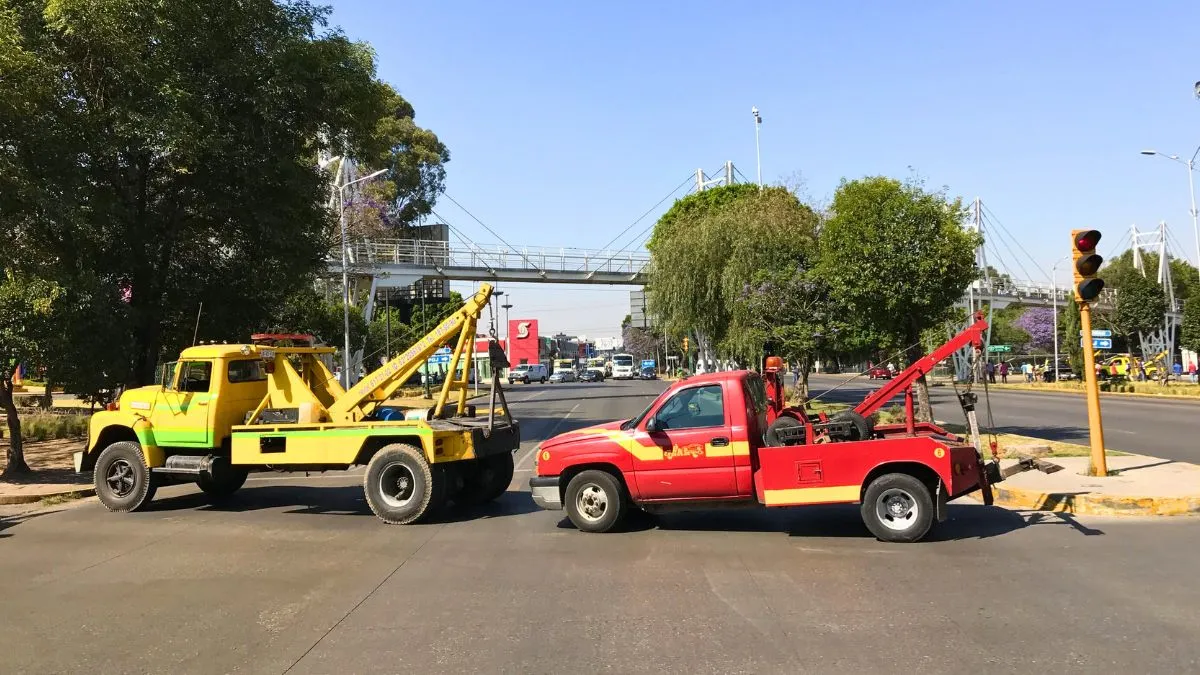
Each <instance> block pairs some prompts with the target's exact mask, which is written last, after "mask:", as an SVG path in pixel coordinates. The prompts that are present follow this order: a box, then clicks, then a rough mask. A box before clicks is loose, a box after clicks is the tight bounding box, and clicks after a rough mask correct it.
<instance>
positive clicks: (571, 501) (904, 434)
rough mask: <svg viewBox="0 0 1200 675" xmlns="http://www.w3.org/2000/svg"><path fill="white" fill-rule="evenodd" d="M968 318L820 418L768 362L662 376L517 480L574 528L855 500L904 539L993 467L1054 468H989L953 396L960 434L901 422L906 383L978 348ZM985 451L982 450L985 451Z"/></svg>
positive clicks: (979, 486)
mask: <svg viewBox="0 0 1200 675" xmlns="http://www.w3.org/2000/svg"><path fill="white" fill-rule="evenodd" d="M986 330H987V323H986V322H985V321H984V320H983V318H982V316H981V315H976V321H975V323H974V324H972V325H971V326H969V327H968V328H967V329H966V330H964V331H963V332H961V333H959V334H958V335H957V336H955V337H954V338H952V339H951V340H950V341H948V342H947V343H945V344H944V345H942V346H941V347H940V348H938V349H937V350H936V351H935V352H933V353H932V354H929V355H927V356H925V357H923V358H922V359H920V360H919V361H918V362H917V363H914V364H913V365H912V366H910V367H909V368H907V369H906V370H904V371H902V372H900V373H898V374H897V375H896V377H895V378H893V379H891V380H888V381H887V382H886V383H885V384H884V385H883V386H882V387H880V388H879V389H877V390H875V391H874V392H872V393H871V394H870V395H869V396H867V397H866V399H865V400H864V401H863V402H862V403H860V404H859V405H857V406H856V407H855V408H854V409H853V410H847V411H844V412H843V413H840V414H836V415H833V416H827V415H825V414H823V413H822V414H816V415H814V414H810V413H809V412H808V411H806V410H805V409H804V407H803V406H800V407H785V406H784V403H783V386H782V382H781V380H780V374H779V372H778V371H779V370H780V365H781V363H780V362H779V360H778V359H777V358H774V357H772V358H771V359H768V364H767V368H765V369H764V371H765V372H764V373H763V374H762V375H759V374H758V373H756V372H752V371H746V370H740V371H731V372H721V373H711V374H706V375H700V376H697V377H691V378H687V379H685V380H681V381H679V382H676V383H675V384H673V385H672V386H671V387H669V388H668V389H667V390H666V391H664V392H663V393H662V394H661V395H660V396H659V397H658V398H657V399H655V400H654V402H653V403H651V404H650V406H649V407H647V408H646V409H645V410H644V411H643V412H642V413H641V414H640V415H638V416H637V417H634V418H633V419H629V420H624V421H615V422H610V423H607V424H601V425H599V426H593V427H588V428H585V429H578V430H576V431H571V432H567V433H564V434H560V435H558V436H555V437H553V438H551V439H548V440H546V441H545V442H543V443H542V444H541V446H540V448H539V449H538V450H537V454H536V460H535V465H534V476H533V477H532V478H530V481H529V486H530V491H531V492H532V495H533V500H534V502H536V503H537V505H538V506H540V507H542V508H545V509H563V508H564V507H565V509H566V511H567V515H568V516H569V518H570V519H571V522H572V523H574V524H575V526H576V527H578V528H579V529H580V530H583V531H586V532H607V531H609V530H612V529H614V528H615V527H617V525H618V524H619V523H620V522H621V520H622V518H623V517H624V516H625V515H626V514H627V513H628V512H629V511H630V510H631V509H635V508H640V509H642V510H645V511H650V512H655V511H662V510H668V509H673V508H692V509H695V508H701V509H703V508H715V507H718V506H734V505H738V506H741V505H746V504H759V505H763V506H768V507H781V506H801V505H810V504H839V503H859V504H861V508H860V511H861V514H862V518H863V521H864V522H865V523H866V526H867V528H868V529H869V530H870V531H871V533H872V534H874V535H875V536H876V537H877V538H879V539H880V540H883V541H892V542H912V541H918V540H920V539H922V538H923V537H925V536H926V534H927V533H928V532H929V531H930V529H931V528H932V527H933V525H934V524H935V522H942V521H943V520H945V518H946V503H947V502H949V501H950V500H953V499H957V498H959V497H962V496H963V495H966V494H969V493H972V492H975V491H976V490H979V491H980V492H981V493H982V497H983V501H984V503H986V504H991V503H992V491H991V486H992V485H993V484H995V483H996V482H998V481H1000V480H1003V479H1004V478H1005V477H1006V476H1007V475H1011V474H1012V473H1016V472H1018V471H1023V470H1028V469H1041V470H1043V471H1052V470H1055V469H1056V468H1057V467H1054V466H1053V465H1050V464H1046V463H1042V462H1040V461H1038V460H1033V459H1028V460H1022V461H1021V462H1020V463H1019V464H1018V465H1017V466H1014V467H1011V468H1010V469H1008V470H1007V471H1006V472H1001V470H1000V467H999V463H998V462H996V461H984V458H983V455H982V453H981V452H980V450H979V449H978V445H979V441H978V440H977V439H978V435H979V434H978V425H977V424H976V422H975V414H974V405H975V401H976V398H975V395H974V394H972V393H970V392H967V393H965V394H961V395H960V397H959V400H960V403H961V404H962V405H963V409H964V411H965V412H966V416H967V420H968V426H969V428H970V430H971V437H972V438H974V439H976V440H975V441H974V444H972V443H971V441H969V440H968V439H966V438H962V437H959V436H956V435H954V434H951V433H948V432H947V431H946V430H945V429H943V428H941V427H939V426H938V425H936V424H933V423H929V422H918V421H916V420H915V416H914V410H913V408H914V406H913V390H912V388H913V384H914V383H915V382H916V381H917V380H918V379H919V378H920V377H921V376H922V375H925V374H927V373H929V372H930V371H931V370H932V369H933V366H934V365H936V364H937V363H938V362H940V361H942V360H943V359H946V358H948V357H949V356H950V355H951V354H953V353H954V352H955V351H956V350H958V349H960V348H963V347H966V346H968V345H970V346H972V347H973V348H974V353H975V354H976V355H978V354H979V352H980V350H981V349H982V344H983V335H984V332H985V331H986ZM901 392H903V394H904V400H905V420H904V422H903V423H898V424H886V425H875V424H873V423H872V421H871V419H872V415H873V413H875V412H876V411H878V410H879V409H880V408H882V407H883V406H884V405H885V404H886V403H887V402H888V401H891V400H892V399H893V398H894V397H895V396H897V395H899V394H900V393H901ZM994 454H995V453H994V452H993V455H994Z"/></svg>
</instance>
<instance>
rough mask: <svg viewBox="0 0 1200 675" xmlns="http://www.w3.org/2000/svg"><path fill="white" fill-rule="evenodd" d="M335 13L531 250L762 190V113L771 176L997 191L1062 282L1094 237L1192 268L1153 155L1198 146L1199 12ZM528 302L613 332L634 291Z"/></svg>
mask: <svg viewBox="0 0 1200 675" xmlns="http://www.w3.org/2000/svg"><path fill="white" fill-rule="evenodd" d="M333 4H334V15H333V19H332V21H333V23H335V24H337V25H340V26H341V27H342V28H343V29H344V30H345V31H346V33H347V34H348V35H349V36H351V37H352V38H354V39H360V40H366V41H368V42H370V43H371V44H373V45H374V46H375V48H376V50H377V51H378V55H379V71H380V76H381V77H382V78H383V79H385V80H387V81H388V82H390V83H392V84H393V85H394V86H395V87H397V89H399V91H400V92H401V93H402V94H403V95H404V96H405V97H406V98H407V99H408V100H409V101H410V102H411V103H412V104H413V105H414V106H415V107H416V111H417V121H418V123H420V124H422V125H424V126H427V127H429V128H431V129H433V130H434V131H436V132H437V133H438V135H439V136H440V137H441V138H442V139H443V140H444V141H445V142H446V144H447V145H448V146H449V148H450V151H451V154H452V160H451V162H450V164H449V165H448V167H447V168H448V177H447V181H446V185H447V192H448V193H449V194H450V195H452V196H453V197H454V198H455V199H457V200H458V201H459V202H461V203H462V204H463V205H464V206H466V207H467V208H468V209H470V210H471V211H472V212H474V213H475V215H477V216H478V217H479V218H480V219H482V220H483V222H485V223H487V224H488V225H489V226H490V227H491V228H492V229H494V230H496V231H498V232H499V233H500V234H501V235H502V236H503V237H504V238H505V239H506V240H507V241H509V242H511V243H512V244H514V245H530V246H532V245H549V246H574V247H599V246H602V245H604V244H606V243H607V242H608V241H609V239H611V238H612V237H613V236H614V235H616V233H617V232H619V231H620V230H622V229H624V228H625V227H626V226H627V225H629V224H630V223H631V222H632V221H633V220H634V219H635V218H637V217H638V216H639V215H641V214H642V213H643V212H644V211H645V210H646V209H648V208H650V207H651V206H652V205H653V204H654V203H655V202H657V201H658V200H659V199H661V198H662V197H664V196H665V195H666V194H667V193H668V192H669V191H670V190H671V189H672V188H674V187H675V186H676V185H678V184H679V183H680V182H681V181H682V180H684V179H685V178H686V177H687V176H688V174H690V173H691V174H694V172H695V170H696V168H697V167H704V168H705V169H706V170H712V169H715V168H717V167H719V166H720V165H721V164H722V163H723V162H724V161H725V160H726V159H730V160H733V162H734V163H735V164H736V165H737V166H738V168H739V169H740V171H741V172H742V173H743V174H744V175H746V176H747V177H749V178H751V179H753V177H754V166H755V164H754V159H755V157H754V126H753V120H752V117H751V115H750V107H751V106H752V105H754V106H758V108H759V109H760V110H761V112H762V116H763V126H762V163H763V176H764V179H766V180H767V181H768V182H775V181H779V180H783V179H787V178H789V177H793V176H796V175H801V176H803V179H804V182H805V185H806V192H807V194H808V195H809V196H810V197H811V198H812V199H813V200H815V201H817V202H828V200H829V198H830V196H831V195H832V193H833V190H834V189H835V188H836V186H837V184H838V182H839V181H840V180H841V179H842V178H843V177H847V178H855V177H860V176H863V175H872V174H887V175H891V176H895V177H899V178H904V177H907V176H909V175H911V172H912V171H915V172H916V173H917V174H919V175H920V176H922V177H924V178H925V179H926V181H927V183H928V185H930V186H932V187H940V186H946V187H947V188H948V189H949V191H950V193H951V194H953V195H960V196H962V197H963V198H964V199H967V200H970V199H974V198H975V197H977V196H978V197H981V198H982V199H983V200H984V203H985V204H986V205H987V207H988V208H989V209H990V211H991V212H992V213H993V214H994V215H995V217H996V219H997V220H998V221H999V222H1000V223H1002V224H1003V225H1004V226H1005V228H1006V229H1007V230H1008V231H1009V232H1011V233H1012V235H1013V236H1014V237H1016V238H1018V239H1019V240H1020V241H1021V242H1022V244H1023V245H1024V247H1025V248H1026V249H1028V250H1029V252H1030V254H1031V255H1032V257H1033V258H1034V259H1035V260H1036V261H1037V263H1038V264H1039V265H1040V266H1041V268H1042V270H1038V269H1031V268H1034V263H1033V262H1031V261H1030V260H1028V259H1024V257H1023V256H1022V255H1017V256H1016V257H1018V258H1022V262H1023V264H1024V266H1025V267H1026V269H1027V270H1028V271H1029V272H1030V275H1031V276H1040V277H1041V279H1042V280H1048V277H1047V276H1045V275H1046V274H1047V272H1045V271H1043V270H1048V269H1049V267H1050V264H1051V263H1053V261H1054V260H1055V259H1056V258H1058V257H1061V256H1062V255H1066V254H1067V253H1068V252H1069V245H1068V241H1069V240H1068V232H1069V230H1071V229H1072V228H1078V227H1095V228H1098V229H1101V230H1102V231H1103V232H1104V233H1105V239H1104V241H1103V242H1102V243H1101V246H1100V250H1101V253H1105V254H1107V253H1108V252H1109V251H1110V250H1113V249H1117V248H1124V246H1123V245H1122V244H1121V243H1120V241H1119V240H1120V239H1122V238H1123V237H1125V235H1126V233H1127V232H1128V229H1129V226H1130V224H1132V223H1137V224H1138V225H1139V226H1141V227H1144V228H1150V227H1153V226H1155V225H1157V223H1158V221H1159V220H1164V219H1165V220H1167V221H1168V224H1169V227H1171V228H1173V233H1174V238H1175V239H1176V240H1177V241H1178V242H1179V244H1178V245H1177V246H1174V248H1176V249H1177V250H1179V251H1180V252H1181V253H1184V254H1186V255H1187V257H1189V258H1194V250H1195V248H1194V247H1195V243H1194V242H1195V240H1194V238H1193V235H1192V230H1191V223H1190V219H1189V217H1188V214H1187V209H1188V193H1187V172H1186V169H1185V168H1184V167H1182V166H1180V165H1178V164H1175V163H1173V162H1170V161H1168V160H1165V159H1162V158H1157V157H1144V156H1142V155H1140V154H1139V153H1138V151H1139V150H1141V149H1143V148H1154V149H1157V150H1160V151H1162V152H1166V153H1178V154H1181V155H1182V154H1185V153H1186V156H1185V158H1186V157H1190V156H1191V154H1192V152H1193V151H1194V150H1195V149H1196V146H1197V144H1200V101H1198V100H1196V99H1195V98H1194V96H1193V92H1192V85H1193V83H1194V82H1195V81H1197V80H1200V59H1198V58H1196V56H1197V54H1198V53H1200V39H1198V38H1200V35H1198V34H1197V32H1196V26H1197V25H1200V3H1197V2H1194V1H1193V2H1186V1H1177V2H1161V3H1119V2H1081V1H1080V2H1064V3H1035V2H1008V3H990V4H987V5H986V6H985V5H984V3H951V2H923V3H903V4H896V3H882V2H843V3H828V4H827V5H826V6H817V3H799V2H759V3H751V4H739V3H730V2H698V1H689V2H640V3H636V2H610V3H576V2H549V1H542V2H517V3H494V2H482V1H472V2H466V1H462V2H455V1H452V0H448V1H446V2H387V1H383V0H341V1H337V2H334V3H333ZM910 167H911V168H910ZM669 205H670V204H669V202H668V203H667V204H664V205H663V206H662V207H660V209H659V210H658V211H657V212H655V213H652V214H651V215H650V216H649V217H648V218H647V219H646V220H645V221H644V222H643V223H642V225H639V226H638V227H635V228H634V229H633V230H632V232H631V235H632V234H633V233H637V232H640V231H642V229H643V227H644V226H645V225H648V224H650V223H651V222H653V219H655V218H656V217H657V216H658V215H659V213H661V211H664V210H665V209H666V208H667V207H668V206H669ZM437 210H438V212H439V213H440V214H441V215H443V216H444V217H445V218H446V220H448V221H449V222H450V223H451V224H452V225H454V226H455V227H457V228H459V229H461V230H463V231H464V232H466V233H468V234H469V235H471V236H472V237H473V238H475V239H476V240H477V241H479V242H482V243H487V242H494V241H495V240H494V238H493V237H492V236H491V235H489V234H487V233H486V232H485V231H484V230H483V228H481V227H480V226H479V225H477V224H475V223H474V222H473V221H472V220H471V219H470V218H469V217H467V216H466V214H464V213H462V212H461V211H459V210H458V209H457V208H456V207H455V206H454V205H453V204H450V203H449V202H448V201H447V202H443V203H440V204H439V205H438V207H437ZM628 239H629V236H627V237H626V238H623V239H622V241H620V242H619V245H620V246H624V245H625V244H627V243H628ZM999 251H1000V253H1001V254H1002V255H1004V256H1006V257H1007V258H1008V259H1009V267H1010V268H1014V269H1011V272H1012V273H1013V274H1014V276H1018V277H1022V276H1025V275H1024V274H1022V272H1021V270H1020V269H1019V268H1017V266H1016V265H1015V264H1013V263H1014V260H1013V258H1014V256H1013V255H1012V254H1010V253H1009V252H1008V251H1007V249H1005V248H999ZM1059 277H1060V279H1066V278H1069V277H1067V276H1066V274H1065V272H1064V271H1062V268H1060V274H1059ZM468 288H469V286H468ZM508 290H509V291H510V292H511V293H512V294H513V298H514V302H515V308H514V309H513V313H514V314H513V316H514V318H516V316H518V315H520V316H522V317H526V316H528V317H533V318H539V319H541V321H542V330H543V332H546V331H558V330H563V331H566V332H569V333H585V334H588V335H615V334H617V333H618V324H619V322H620V320H621V318H622V317H623V316H624V315H625V314H626V313H627V311H628V310H627V298H628V293H627V291H628V288H621V287H599V288H591V287H585V288H581V287H564V286H529V285H523V286H511V287H510V288H509V289H508Z"/></svg>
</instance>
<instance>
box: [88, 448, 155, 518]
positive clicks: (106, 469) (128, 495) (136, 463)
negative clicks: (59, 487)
mask: <svg viewBox="0 0 1200 675" xmlns="http://www.w3.org/2000/svg"><path fill="white" fill-rule="evenodd" d="M92 480H93V482H94V483H95V485H96V496H97V497H99V498H100V503H101V504H103V505H104V508H106V509H108V510H109V511H114V512H118V513H123V512H126V511H137V510H138V509H140V508H142V507H143V506H145V505H146V504H148V503H150V500H152V499H154V492H155V491H156V490H157V488H158V480H157V478H156V477H155V476H154V474H153V473H151V471H150V467H148V466H146V456H145V455H143V454H142V448H141V447H140V446H138V444H137V443H134V442H133V441H118V442H116V443H113V444H112V445H110V446H108V447H107V448H105V449H104V452H101V453H100V457H99V458H98V459H97V460H96V468H95V471H94V472H93V473H92Z"/></svg>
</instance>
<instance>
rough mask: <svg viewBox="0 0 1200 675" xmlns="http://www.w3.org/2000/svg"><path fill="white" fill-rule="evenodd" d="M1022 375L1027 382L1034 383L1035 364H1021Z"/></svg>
mask: <svg viewBox="0 0 1200 675" xmlns="http://www.w3.org/2000/svg"><path fill="white" fill-rule="evenodd" d="M1021 374H1022V375H1024V376H1025V381H1026V382H1033V364H1032V363H1022V364H1021Z"/></svg>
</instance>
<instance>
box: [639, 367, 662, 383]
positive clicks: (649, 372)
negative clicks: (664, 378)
mask: <svg viewBox="0 0 1200 675" xmlns="http://www.w3.org/2000/svg"><path fill="white" fill-rule="evenodd" d="M638 379H640V380H657V379H658V371H656V370H654V369H653V368H642V372H640V373H638Z"/></svg>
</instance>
